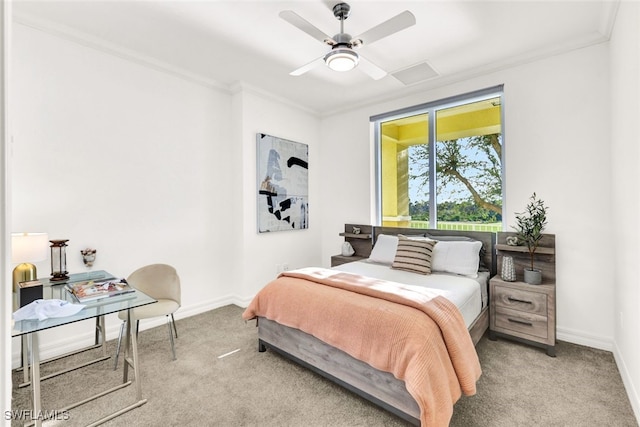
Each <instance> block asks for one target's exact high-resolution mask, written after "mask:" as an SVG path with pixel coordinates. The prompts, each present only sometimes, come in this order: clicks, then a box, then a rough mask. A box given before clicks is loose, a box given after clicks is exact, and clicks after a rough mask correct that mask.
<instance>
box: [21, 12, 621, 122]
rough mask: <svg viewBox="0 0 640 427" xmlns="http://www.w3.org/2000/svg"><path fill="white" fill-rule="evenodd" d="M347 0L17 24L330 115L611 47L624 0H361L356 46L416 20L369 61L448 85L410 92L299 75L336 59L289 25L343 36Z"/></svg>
mask: <svg viewBox="0 0 640 427" xmlns="http://www.w3.org/2000/svg"><path fill="white" fill-rule="evenodd" d="M338 2H339V1H337V0H335V1H327V0H298V1H267V0H263V1H237V0H236V1H202V0H201V1H192V0H176V1H142V0H138V1H121V0H117V1H116V0H107V1H86V0H84V1H80V0H76V1H55V0H40V1H26V0H15V1H14V2H13V12H14V17H15V21H16V22H18V23H21V24H27V25H31V26H35V27H37V28H40V29H45V30H47V31H51V32H54V33H56V34H60V35H64V36H65V37H71V38H73V39H75V40H79V41H82V42H83V43H85V44H90V45H92V46H95V47H99V48H101V49H106V50H108V51H110V52H114V53H117V54H119V55H125V56H127V57H130V58H135V59H136V60H138V61H144V62H147V63H150V64H153V65H154V66H160V67H162V68H165V69H168V70H171V71H173V72H178V73H180V74H182V75H187V76H190V77H191V78H194V79H196V80H198V81H200V82H203V83H205V84H209V85H212V86H215V87H222V88H227V89H231V88H233V87H234V86H235V85H237V84H243V85H248V86H249V87H253V88H258V89H260V90H263V91H266V92H269V93H271V94H274V95H275V96H278V97H280V98H285V99H288V100H290V101H292V102H294V103H295V104H297V105H300V106H304V107H306V108H307V109H309V110H310V111H313V112H316V113H318V114H322V115H326V114H331V113H334V112H338V111H341V110H343V109H348V108H353V107H355V106H359V105H364V104H367V103H369V102H373V101H379V100H382V99H387V98H391V97H396V96H398V95H402V94H403V93H411V92H415V91H416V90H421V89H427V88H430V87H434V86H438V85H442V84H444V83H449V82H452V81H457V80H460V79H464V78H468V77H470V76H472V75H477V74H479V73H483V72H488V71H492V70H496V69H500V68H504V67H507V66H512V65H514V64H517V63H521V62H525V61H530V60H532V59H537V58H541V57H544V56H548V55H553V54H557V53H561V52H565V51H569V50H572V49H576V48H580V47H584V46H588V45H591V44H595V43H600V42H603V41H606V40H608V38H609V36H610V33H611V29H612V27H613V22H614V20H615V13H616V11H617V6H618V2H617V0H615V1H612V0H609V1H600V0H589V1H575V0H570V1H484V0H475V1H473V0H467V1H457V0H448V1H430V0H429V1H364V0H351V1H349V2H348V3H349V4H350V5H351V16H350V17H349V19H347V20H346V21H345V32H347V33H349V34H351V35H353V36H356V35H358V34H361V33H363V32H364V31H366V30H368V29H369V28H371V27H373V26H375V25H377V24H379V23H381V22H383V21H385V20H387V19H389V18H391V17H392V16H395V15H397V14H399V13H400V12H402V11H404V10H410V11H411V12H412V13H413V14H414V15H415V17H416V25H414V26H412V27H409V28H407V29H405V30H403V31H401V32H398V33H396V34H393V35H391V36H389V37H387V38H384V39H382V40H379V41H377V42H375V43H372V44H371V45H365V46H363V47H362V48H361V49H359V51H358V53H359V54H361V55H363V56H364V57H366V58H367V59H368V60H370V61H371V62H373V63H375V64H376V65H378V66H379V67H381V68H383V69H384V70H386V71H388V72H389V73H393V72H396V71H399V70H403V69H406V68H408V67H412V66H415V65H418V64H422V63H424V62H427V63H428V64H429V65H430V66H431V67H432V68H433V69H434V70H435V71H436V72H437V73H438V76H437V77H434V78H431V79H428V80H424V81H422V82H419V83H415V84H413V85H409V86H406V85H404V84H403V83H401V82H400V81H399V80H397V79H396V78H394V77H393V76H392V75H387V76H386V77H384V78H383V79H381V80H377V81H376V80H373V79H371V78H370V77H369V76H368V75H366V74H364V73H363V72H362V71H361V70H359V69H355V70H352V71H349V72H343V73H339V72H335V71H331V70H329V69H328V68H326V67H324V66H320V67H317V68H315V69H313V70H312V71H310V72H308V73H306V74H304V75H302V76H298V77H294V76H290V75H289V72H291V71H293V70H294V69H296V68H298V67H300V66H302V65H304V64H306V63H308V62H310V61H312V60H313V59H315V58H317V57H319V56H322V55H323V54H324V53H326V52H327V51H329V50H330V48H329V47H328V46H326V45H323V44H322V43H320V42H319V41H317V40H314V39H313V38H312V37H310V36H309V35H307V34H305V33H303V32H302V31H300V30H299V29H297V28H295V27H294V26H292V25H291V24H289V23H287V22H285V21H284V20H283V19H281V18H280V17H279V16H278V14H279V13H280V11H282V10H287V9H290V10H293V11H295V12H296V13H298V14H299V15H300V16H302V17H303V18H305V19H306V20H307V21H309V22H311V23H312V24H313V25H315V26H316V27H318V28H319V29H321V30H322V31H324V32H325V33H327V34H329V35H331V36H333V35H334V34H336V33H338V32H339V28H340V22H339V21H338V20H337V19H336V18H335V17H334V16H333V13H332V11H331V8H332V6H333V5H334V4H335V3H338Z"/></svg>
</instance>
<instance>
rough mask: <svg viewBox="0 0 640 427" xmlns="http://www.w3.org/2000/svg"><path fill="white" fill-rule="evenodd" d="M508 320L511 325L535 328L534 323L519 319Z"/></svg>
mask: <svg viewBox="0 0 640 427" xmlns="http://www.w3.org/2000/svg"><path fill="white" fill-rule="evenodd" d="M507 320H509V322H511V323H518V324H520V325H525V326H533V323H531V322H525V321H523V320H517V319H511V318H507Z"/></svg>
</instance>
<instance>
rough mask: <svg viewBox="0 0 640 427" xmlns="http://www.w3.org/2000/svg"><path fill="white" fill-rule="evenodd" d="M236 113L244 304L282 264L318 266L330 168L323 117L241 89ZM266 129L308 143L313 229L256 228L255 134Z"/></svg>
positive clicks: (241, 294) (236, 98)
mask: <svg viewBox="0 0 640 427" xmlns="http://www.w3.org/2000/svg"><path fill="white" fill-rule="evenodd" d="M234 106H235V110H234V112H235V114H237V115H239V116H240V120H239V123H237V124H236V125H237V126H239V129H240V130H239V133H240V135H241V140H240V144H241V150H242V152H241V154H240V159H239V163H238V164H239V165H240V168H241V169H239V170H238V171H237V172H238V173H239V174H240V175H239V176H240V177H241V180H242V182H241V185H240V191H239V193H240V194H241V195H242V198H241V204H240V205H239V210H238V212H241V218H242V231H241V234H240V235H241V236H242V244H243V248H242V250H241V252H240V253H241V254H242V255H241V256H240V258H239V260H240V261H239V262H240V270H239V272H241V275H240V276H239V277H242V279H241V286H240V287H239V288H234V291H235V292H236V295H238V296H239V297H240V303H242V304H243V305H245V304H248V303H249V302H250V301H251V298H252V297H253V296H254V295H255V294H256V293H257V291H258V290H260V288H262V287H263V286H264V285H265V284H266V283H267V282H268V281H269V280H271V279H274V278H275V277H276V274H277V272H278V267H277V266H278V265H283V264H287V265H288V267H289V269H294V268H300V267H306V266H311V265H318V264H319V263H320V261H321V247H320V245H319V244H318V242H319V241H320V236H321V230H322V229H323V217H322V209H321V205H322V203H321V200H322V199H321V192H320V191H321V190H320V189H321V188H323V187H324V177H325V173H323V172H326V170H325V169H323V167H322V166H323V165H322V164H320V162H319V160H320V151H321V147H320V127H319V124H320V120H319V119H318V118H317V117H315V116H314V115H313V114H311V113H308V112H305V111H304V110H302V109H301V108H299V107H297V106H294V105H289V104H287V103H285V102H282V101H280V100H277V99H274V98H273V96H268V95H265V94H263V93H261V92H260V91H257V90H256V89H252V88H248V87H239V88H238V90H237V92H236V93H235V94H234ZM257 133H266V134H269V135H274V136H278V137H280V138H284V139H288V140H291V141H296V142H300V143H303V144H307V145H309V228H308V229H305V230H291V231H282V232H276V233H258V232H257V220H256V212H257V205H256V203H257V197H256V189H257V177H256V134H257Z"/></svg>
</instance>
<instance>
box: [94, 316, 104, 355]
mask: <svg viewBox="0 0 640 427" xmlns="http://www.w3.org/2000/svg"><path fill="white" fill-rule="evenodd" d="M98 330H100V338H101V339H102V356H103V357H107V334H106V332H105V331H106V328H105V321H104V316H99V317H96V341H95V343H96V345H98V343H99V341H98Z"/></svg>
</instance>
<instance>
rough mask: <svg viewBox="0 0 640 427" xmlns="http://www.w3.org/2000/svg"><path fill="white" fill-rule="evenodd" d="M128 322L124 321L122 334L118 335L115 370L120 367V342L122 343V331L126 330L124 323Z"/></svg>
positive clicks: (121, 330) (121, 327)
mask: <svg viewBox="0 0 640 427" xmlns="http://www.w3.org/2000/svg"><path fill="white" fill-rule="evenodd" d="M126 324H127V321H126V320H125V321H123V322H122V325H120V334H119V335H118V345H117V346H116V357H115V363H114V364H113V370H114V371H115V370H116V369H118V356H119V355H120V344H121V343H122V333H123V332H124V325H126Z"/></svg>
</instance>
